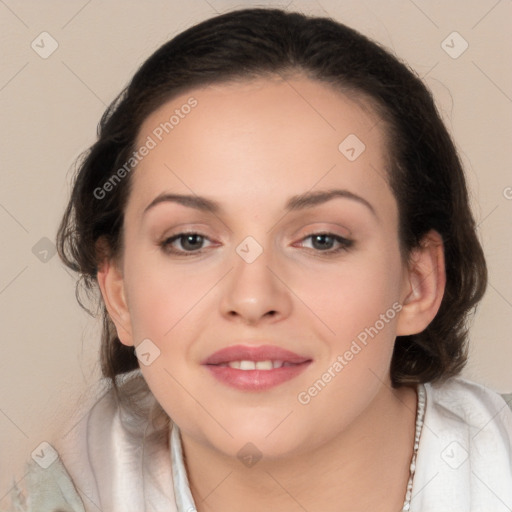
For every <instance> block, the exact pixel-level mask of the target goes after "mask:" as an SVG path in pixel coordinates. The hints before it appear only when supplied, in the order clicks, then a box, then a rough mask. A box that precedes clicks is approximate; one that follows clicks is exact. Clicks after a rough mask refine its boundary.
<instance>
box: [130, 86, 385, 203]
mask: <svg viewBox="0 0 512 512" xmlns="http://www.w3.org/2000/svg"><path fill="white" fill-rule="evenodd" d="M191 105H193V106H191ZM379 121H380V120H379V118H378V117H377V115H376V114H375V113H374V111H373V110H372V108H371V107H370V105H369V103H367V102H365V101H364V100H361V99H356V98H354V97H348V96H346V95H345V94H342V93H340V92H339V91H338V90H335V89H334V88H333V87H331V86H330V85H328V84H324V83H321V82H318V81H313V80H310V79H307V78H305V77H294V78H287V79H280V78H273V79H270V78H260V79H255V80H251V81H246V82H236V83H234V82H232V83H222V84H216V85H210V86H206V87H201V88H197V89H193V90H191V91H189V92H187V93H184V94H181V95H180V96H178V97H176V98H174V99H172V100H171V101H169V102H167V103H165V104H163V105H162V106H161V107H160V108H158V109H157V110H156V111H154V112H153V113H152V114H151V115H150V116H149V117H148V118H147V119H146V120H145V121H144V123H143V125H142V126H141V129H140V131H139V135H138V138H137V144H136V147H137V148H139V147H141V146H143V145H144V144H147V143H148V142H149V141H151V142H150V144H151V146H152V149H151V150H150V151H149V152H148V153H147V155H146V156H144V157H143V158H142V159H141V160H140V162H139V163H138V164H137V167H136V171H135V172H134V176H133V180H134V188H136V189H137V190H138V192H139V194H137V196H138V197H139V198H140V202H141V204H140V207H142V206H143V205H142V202H144V201H145V202H146V203H147V202H148V201H150V200H151V199H152V198H153V196H154V195H156V194H158V193H161V192H162V191H163V190H167V191H179V192H181V193H189V194H190V193H195V194H198V195H201V196H209V197H212V198H216V199H218V200H219V201H220V202H223V200H225V201H226V202H236V201H244V200H249V199H250V198H252V199H254V200H255V201H259V202H261V203H268V202H269V201H271V200H273V198H275V200H276V201H277V200H279V201H281V198H282V196H283V195H286V196H287V197H288V196H290V195H293V194H300V193H303V192H305V191H306V190H311V189H313V188H331V187H333V186H336V187H340V186H343V187H344V188H352V189H354V190H353V192H354V193H356V192H357V193H360V192H365V193H366V195H367V196H370V198H371V197H372V196H375V195H378V194H379V193H380V194H381V195H382V192H383V191H384V192H386V193H388V195H389V194H390V191H389V190H388V187H387V183H386V179H385V176H386V167H387V164H386V161H387V159H386V145H385V133H384V132H383V123H381V122H379ZM374 199H376V198H375V197H374ZM387 199H388V201H389V197H388V198H387Z"/></svg>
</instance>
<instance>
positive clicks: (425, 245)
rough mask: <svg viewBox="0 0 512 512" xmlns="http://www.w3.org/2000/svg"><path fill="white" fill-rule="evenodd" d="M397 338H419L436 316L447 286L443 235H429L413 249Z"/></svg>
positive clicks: (430, 233) (433, 232)
mask: <svg viewBox="0 0 512 512" xmlns="http://www.w3.org/2000/svg"><path fill="white" fill-rule="evenodd" d="M405 281H406V287H405V289H404V296H403V300H402V306H403V307H402V310H401V311H400V316H399V318H398V323H397V335H398V336H408V335H411V334H417V333H419V332H421V331H423V330H424V329H426V328H427V326H428V324H429V323H430V322H431V321H432V320H433V319H434V317H435V316H436V314H437V312H438V310H439V307H440V305H441V301H442V299H443V295H444V290H445V286H446V270H445V261H444V246H443V239H442V237H441V235H440V234H439V233H438V232H437V231H434V230H431V231H429V232H428V233H427V234H426V235H425V236H424V237H423V239H422V241H421V243H420V246H419V247H417V248H415V249H413V251H412V253H411V257H410V260H409V265H408V269H407V276H406V280H405Z"/></svg>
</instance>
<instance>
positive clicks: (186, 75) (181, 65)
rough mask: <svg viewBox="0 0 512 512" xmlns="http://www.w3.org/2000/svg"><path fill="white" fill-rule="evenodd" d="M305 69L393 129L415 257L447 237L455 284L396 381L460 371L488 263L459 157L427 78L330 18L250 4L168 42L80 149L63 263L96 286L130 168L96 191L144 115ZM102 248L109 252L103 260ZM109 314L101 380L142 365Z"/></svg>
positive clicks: (122, 157)
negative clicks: (191, 93) (187, 95)
mask: <svg viewBox="0 0 512 512" xmlns="http://www.w3.org/2000/svg"><path fill="white" fill-rule="evenodd" d="M293 73H300V74H303V75H305V76H307V77H308V78H311V79H314V80H318V81H320V82H323V83H327V84H330V85H332V86H334V87H336V88H337V89H338V90H339V91H340V92H342V93H345V94H347V95H348V96H349V97H350V96H351V95H352V97H354V98H361V97H362V98H366V101H367V103H368V104H369V105H370V106H371V107H372V108H373V109H374V110H375V111H376V113H377V115H378V116H379V118H380V119H381V120H382V123H383V127H384V131H385V133H386V135H387V139H388V144H387V146H388V147H387V149H388V158H389V169H388V179H389V184H390V186H391V189H392V190H393V193H394V195H395V197H396V200H397V203H398V209H399V219H400V221H399V224H400V228H399V234H398V236H399V237H400V242H401V247H402V248H403V250H404V254H406V255H408V254H410V251H411V249H413V248H415V247H417V246H418V245H419V244H420V242H421V239H422V237H423V236H424V235H425V234H426V233H427V232H428V231H429V230H431V229H434V230H436V231H437V232H438V233H440V234H441V236H442V238H443V242H444V250H445V259H446V273H447V283H446V291H445V294H444V297H443V300H442V303H441V306H440V309H439V311H438V313H437V315H436V317H435V318H434V320H433V321H432V322H431V323H430V325H429V326H428V327H427V328H426V329H425V330H424V331H423V332H421V333H419V334H415V335H411V336H399V337H398V338H397V339H396V342H395V349H394V353H393V358H392V362H391V379H392V383H393V385H394V386H395V387H397V386H400V385H404V384H408V385H411V384H414V383H418V382H429V381H430V382H432V381H435V380H440V379H444V378H447V377H450V376H453V375H456V374H458V373H459V372H460V371H461V369H462V368H463V366H464V364H465V362H466V359H467V328H468V326H467V320H468V314H469V313H470V312H471V310H472V309H473V308H474V307H475V306H476V304H477V303H478V301H479V300H480V299H481V297H482V296H483V294H484V291H485V288H486V283H487V271H486V265H485V259H484V255H483V251H482V248H481V246H480V243H479V241H478V238H477V235H476V225H475V221H474V219H473V216H472V214H471V210H470V207H469V201H468V193H467V188H466V183H465V178H464V173H463V169H462V166H461V162H460V160H459V157H458V155H457V151H456V149H455V147H454V144H453V142H452V140H451V138H450V135H449V134H448V132H447V130H446V128H445V126H444V124H443V122H442V120H441V118H440V116H439V114H438V112H437V110H436V107H435V105H434V101H433V98H432V96H431V94H430V92H429V91H428V90H427V88H426V87H425V85H424V84H423V83H422V81H421V80H420V79H419V78H418V77H417V76H416V74H415V73H414V72H413V71H411V70H410V69H409V68H408V67H407V66H406V65H405V64H403V63H402V62H400V61H399V60H398V59H397V58H396V57H395V56H393V55H392V54H391V53H390V52H388V51H386V50H385V49H383V48H382V47H381V46H379V45H378V44H376V43H375V42H372V41H371V40H369V39H368V38H366V37H365V36H363V35H361V34H360V33H358V32H356V31H355V30H353V29H351V28H349V27H346V26H344V25H342V24H341V23H338V22H336V21H334V20H332V19H329V18H317V17H309V16H305V15H303V14H300V13H296V12H285V11H283V10H280V9H259V8H255V9H244V10H237V11H232V12H228V13H226V14H223V15H220V16H216V17H214V18H211V19H208V20H206V21H204V22H202V23H199V24H197V25H195V26H193V27H191V28H189V29H188V30H186V31H184V32H182V33H180V34H179V35H177V36H176V37H174V38H173V39H172V40H171V41H169V42H167V43H166V44H164V45H163V46H162V47H160V48H159V49H158V50H157V51H156V52H155V53H154V54H153V55H151V56H150V57H149V58H148V59H147V60H146V62H144V64H143V65H142V66H141V67H140V69H139V70H138V71H137V73H136V74H135V76H134V77H133V79H132V81H131V82H130V84H129V85H128V86H127V87H126V89H125V90H123V91H122V92H121V94H120V95H119V96H118V97H117V98H116V99H115V100H114V101H113V103H112V104H111V105H110V106H109V108H108V109H107V110H106V112H105V113H104V115H103V117H102V119H101V121H100V124H99V127H98V140H97V142H96V143H95V144H94V145H93V146H92V147H91V148H90V149H89V150H88V151H87V152H86V153H85V154H84V155H83V156H82V159H81V161H80V162H79V166H78V172H77V174H76V178H75V181H74V186H73V191H72V195H71V198H70V201H69V204H68V206H67V209H66V211H65V214H64V217H63V219H62V222H61V225H60V227H59V231H58V235H57V246H58V250H59V254H60V257H61V258H62V260H63V261H64V263H65V264H66V265H67V266H68V267H70V268H71V269H73V270H75V271H76V272H78V273H80V276H81V279H80V280H79V281H78V283H77V297H78V298H79V301H80V297H79V290H80V288H81V287H82V285H84V286H83V287H84V288H85V290H86V291H88V292H91V291H93V290H94V289H96V288H97V280H96V278H97V271H98V266H99V263H100V259H101V256H100V255H99V254H98V253H97V251H96V248H97V242H98V240H104V241H106V243H107V247H108V249H109V256H111V257H117V256H119V254H120V251H122V246H121V242H122V227H123V212H124V208H125V205H126V202H127V198H128V196H129V193H130V184H131V180H130V176H129V175H128V176H127V177H126V178H124V179H123V180H120V182H119V183H118V184H117V185H116V186H115V187H113V189H112V190H111V191H110V192H109V193H107V194H104V197H101V198H98V197H97V194H95V190H98V189H99V188H101V187H102V186H103V185H104V183H105V182H106V181H107V180H108V179H109V177H111V176H112V175H113V174H114V173H115V172H116V170H118V169H119V168H120V167H122V166H123V164H124V163H125V162H126V161H128V159H129V157H130V154H131V153H132V152H133V151H134V149H135V140H136V137H137V135H138V131H139V129H140V127H141V124H142V123H143V121H144V120H145V119H146V118H147V117H148V115H149V114H151V113H152V112H153V111H154V110H156V109H157V108H158V107H159V106H161V105H162V104H163V103H164V102H166V101H169V100H170V99H172V98H173V97H176V96H177V95H179V94H182V93H184V92H186V91H188V90H191V89H193V88H195V87H199V86H205V85H208V84H213V83H223V82H228V81H237V80H240V81H244V80H249V79H251V78H259V77H264V76H268V77H271V76H278V75H281V76H283V75H287V74H293ZM104 256H105V255H103V257H104ZM99 301H100V302H99V306H100V308H101V309H102V315H103V336H102V349H101V350H102V353H101V363H102V371H103V374H104V376H105V377H108V378H110V379H112V381H113V383H114V386H115V380H116V376H118V375H122V374H125V373H127V372H129V371H131V370H134V369H136V368H138V360H137V358H136V356H135V354H134V350H133V348H131V347H126V346H124V345H122V344H121V342H120V341H119V339H118V337H117V335H116V331H115V328H114V326H113V323H112V321H111V320H110V318H109V316H108V314H107V311H106V309H105V307H104V305H103V304H102V302H101V298H100V299H99Z"/></svg>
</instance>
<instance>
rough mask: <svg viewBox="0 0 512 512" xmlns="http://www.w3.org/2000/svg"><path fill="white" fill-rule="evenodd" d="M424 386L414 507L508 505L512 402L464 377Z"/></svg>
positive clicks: (433, 510) (511, 500) (426, 510)
mask: <svg viewBox="0 0 512 512" xmlns="http://www.w3.org/2000/svg"><path fill="white" fill-rule="evenodd" d="M425 391H426V404H425V416H424V421H423V427H422V431H421V436H420V442H419V449H418V454H417V460H416V475H415V477H414V484H413V500H412V502H411V510H421V511H422V512H437V511H438V510H496V511H498V510H509V508H503V504H504V503H506V504H507V505H508V506H509V507H510V506H512V486H511V485H510V482H512V411H511V409H510V407H509V405H510V404H508V403H507V402H506V400H505V398H504V397H503V396H501V395H500V394H499V393H497V392H495V391H493V390H492V389H489V388H488V387H485V386H483V385H481V384H478V383H476V382H472V381H470V380H467V379H464V378H462V377H453V378H450V379H448V380H446V381H445V382H443V383H427V384H425Z"/></svg>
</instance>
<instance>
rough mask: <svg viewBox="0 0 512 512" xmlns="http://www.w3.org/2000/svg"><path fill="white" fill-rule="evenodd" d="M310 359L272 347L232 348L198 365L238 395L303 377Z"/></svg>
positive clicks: (245, 346) (214, 354)
mask: <svg viewBox="0 0 512 512" xmlns="http://www.w3.org/2000/svg"><path fill="white" fill-rule="evenodd" d="M311 362H312V359H311V358H309V357H306V356H301V355H299V354H296V353H294V352H291V351H289V350H285V349H282V348H279V347H275V346H271V345H263V346H259V347H253V346H247V345H235V346H231V347H226V348H224V349H222V350H219V351H217V352H215V353H213V354H212V355H211V356H210V357H208V358H207V359H206V360H204V361H203V362H202V363H201V364H202V365H203V366H205V367H206V368H207V369H208V370H209V371H210V373H211V374H212V375H213V376H214V377H215V378H216V379H217V380H218V381H220V382H222V383H223V384H225V385H227V386H229V387H232V388H236V389H238V390H241V391H263V390H266V389H270V388H272V387H275V386H278V385H279V384H282V383H284V382H286V381H289V380H290V379H293V378H294V377H296V376H298V375H299V374H300V373H302V372H303V371H304V370H305V369H306V368H307V366H309V364H310V363H311Z"/></svg>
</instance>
